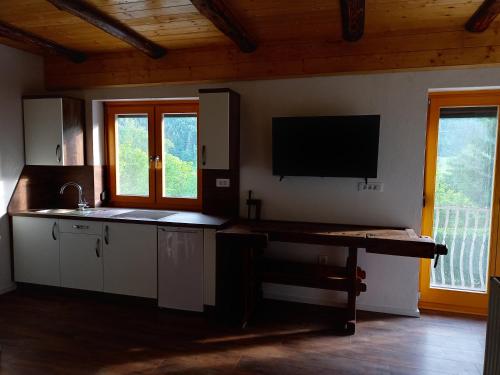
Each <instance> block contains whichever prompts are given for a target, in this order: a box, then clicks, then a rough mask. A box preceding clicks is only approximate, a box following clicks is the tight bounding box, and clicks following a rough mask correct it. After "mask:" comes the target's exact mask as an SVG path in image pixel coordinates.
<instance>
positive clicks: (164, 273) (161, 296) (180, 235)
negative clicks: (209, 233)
mask: <svg viewBox="0 0 500 375" xmlns="http://www.w3.org/2000/svg"><path fill="white" fill-rule="evenodd" d="M158 306H160V307H165V308H169V309H177V310H188V311H200V312H201V311H203V229H196V228H187V227H186V228H183V227H164V228H161V227H160V228H158Z"/></svg>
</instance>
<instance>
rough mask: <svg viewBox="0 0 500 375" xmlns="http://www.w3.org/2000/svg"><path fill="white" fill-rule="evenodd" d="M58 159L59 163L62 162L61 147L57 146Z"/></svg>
mask: <svg viewBox="0 0 500 375" xmlns="http://www.w3.org/2000/svg"><path fill="white" fill-rule="evenodd" d="M56 158H57V162H58V163H60V162H61V145H57V146H56Z"/></svg>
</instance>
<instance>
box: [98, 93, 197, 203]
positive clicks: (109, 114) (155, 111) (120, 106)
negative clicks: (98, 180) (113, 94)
mask: <svg viewBox="0 0 500 375" xmlns="http://www.w3.org/2000/svg"><path fill="white" fill-rule="evenodd" d="M104 110H105V129H106V132H105V133H106V134H105V148H106V158H107V160H106V164H107V175H108V184H107V185H108V189H109V191H110V201H109V205H110V206H111V207H124V208H134V207H135V208H153V209H170V210H187V211H201V209H202V173H201V168H200V166H199V165H198V174H197V185H198V186H197V190H198V195H197V198H196V199H190V198H169V197H163V189H162V187H163V186H162V184H163V154H162V153H163V150H162V146H163V145H162V123H163V114H164V113H173V114H180V113H186V114H190V113H191V114H196V116H197V118H198V121H197V137H198V145H199V134H200V132H199V102H198V101H197V100H172V101H128V102H106V103H104ZM139 113H140V114H147V115H148V137H149V138H148V143H149V144H148V146H149V147H148V148H149V150H148V152H149V155H148V157H149V158H150V159H149V160H150V162H149V190H150V195H149V197H136V196H124V195H118V194H117V191H116V188H117V186H116V142H115V140H116V137H115V118H116V115H119V114H139ZM197 153H198V155H197V159H198V160H199V153H200V151H199V149H198V150H197ZM157 155H158V156H159V157H160V159H159V161H158V162H154V161H153V160H154V158H155V157H156V156H157Z"/></svg>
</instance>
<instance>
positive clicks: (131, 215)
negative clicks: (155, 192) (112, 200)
mask: <svg viewBox="0 0 500 375" xmlns="http://www.w3.org/2000/svg"><path fill="white" fill-rule="evenodd" d="M175 214H176V212H171V211H150V210H134V211H129V212H124V213H122V214H118V215H113V216H112V217H113V218H115V219H136V220H141V219H142V220H160V219H163V218H165V217H168V216H171V215H175Z"/></svg>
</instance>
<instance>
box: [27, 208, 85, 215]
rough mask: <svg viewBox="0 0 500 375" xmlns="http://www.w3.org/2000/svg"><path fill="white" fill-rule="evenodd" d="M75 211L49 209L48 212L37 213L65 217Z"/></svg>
mask: <svg viewBox="0 0 500 375" xmlns="http://www.w3.org/2000/svg"><path fill="white" fill-rule="evenodd" d="M73 211H76V210H73V209H70V208H49V209H46V210H38V211H36V213H38V214H53V215H63V214H69V213H71V212H73Z"/></svg>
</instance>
